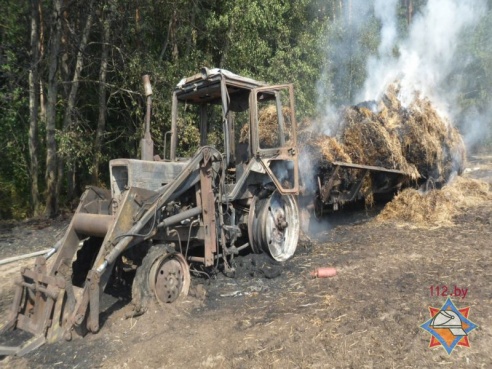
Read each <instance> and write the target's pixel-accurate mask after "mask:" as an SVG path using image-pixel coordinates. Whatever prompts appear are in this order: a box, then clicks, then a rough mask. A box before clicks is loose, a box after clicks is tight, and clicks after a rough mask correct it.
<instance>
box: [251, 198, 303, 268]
mask: <svg viewBox="0 0 492 369" xmlns="http://www.w3.org/2000/svg"><path fill="white" fill-rule="evenodd" d="M248 223H249V224H248V232H249V239H250V244H251V248H252V249H253V251H254V252H256V253H260V252H267V253H269V254H270V256H271V257H272V258H273V259H274V260H276V261H280V262H282V261H285V260H288V259H290V258H291V257H292V256H293V255H294V253H295V251H296V248H297V241H298V240H299V209H298V207H297V202H296V201H295V199H294V196H292V195H281V194H279V193H278V192H277V191H276V192H274V193H273V194H272V195H271V196H269V197H267V198H263V199H259V198H256V197H255V198H254V199H253V202H252V205H251V208H250V213H249V221H248Z"/></svg>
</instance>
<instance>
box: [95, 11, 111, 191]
mask: <svg viewBox="0 0 492 369" xmlns="http://www.w3.org/2000/svg"><path fill="white" fill-rule="evenodd" d="M102 26H103V31H102V52H101V66H100V67H99V117H98V119H97V131H96V138H95V140H94V150H93V152H94V159H93V162H92V182H93V183H94V184H97V185H98V184H99V165H100V161H101V150H102V141H103V136H104V130H105V128H106V114H107V107H108V100H107V99H106V76H107V72H108V54H109V53H108V51H109V46H108V44H109V39H110V32H111V21H110V18H109V16H108V18H106V19H103V22H102Z"/></svg>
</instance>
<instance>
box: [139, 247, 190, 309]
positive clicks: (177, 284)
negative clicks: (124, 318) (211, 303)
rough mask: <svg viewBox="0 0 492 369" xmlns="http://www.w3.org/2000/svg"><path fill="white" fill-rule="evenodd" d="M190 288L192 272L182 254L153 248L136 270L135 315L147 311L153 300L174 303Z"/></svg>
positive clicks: (166, 249)
mask: <svg viewBox="0 0 492 369" xmlns="http://www.w3.org/2000/svg"><path fill="white" fill-rule="evenodd" d="M189 289H190V270H189V267H188V263H187V262H186V260H185V259H184V257H183V255H181V254H180V253H177V252H175V251H173V250H172V249H170V248H168V247H167V246H165V245H156V246H152V247H151V248H150V250H149V251H148V253H147V255H146V256H145V257H144V258H143V260H142V265H140V266H139V267H138V268H137V272H136V273H135V279H134V280H133V285H132V302H133V304H134V306H135V312H136V313H143V312H145V311H146V310H147V309H148V307H149V304H150V303H151V302H152V301H157V302H158V303H160V304H166V303H172V302H175V301H176V300H178V299H179V298H180V297H183V296H186V295H187V294H188V291H189Z"/></svg>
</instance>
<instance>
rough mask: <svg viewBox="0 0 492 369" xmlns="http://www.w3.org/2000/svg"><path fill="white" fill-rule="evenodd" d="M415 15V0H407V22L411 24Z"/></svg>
mask: <svg viewBox="0 0 492 369" xmlns="http://www.w3.org/2000/svg"><path fill="white" fill-rule="evenodd" d="M412 15H413V0H407V24H408V25H409V26H410V23H412Z"/></svg>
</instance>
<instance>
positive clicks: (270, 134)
mask: <svg viewBox="0 0 492 369" xmlns="http://www.w3.org/2000/svg"><path fill="white" fill-rule="evenodd" d="M290 112H291V110H290V108H289V107H283V108H282V114H283V116H284V129H285V136H286V137H285V139H286V141H287V142H288V141H289V140H290V139H291V136H292V135H291V129H292V128H291V127H292V125H291V122H290ZM258 127H259V138H260V147H262V148H272V147H278V146H280V142H279V129H278V119H277V107H276V106H275V105H268V106H266V107H264V108H262V109H261V110H260V112H259V114H258ZM239 142H241V143H247V142H249V124H245V125H244V126H243V127H242V128H241V132H240V134H239Z"/></svg>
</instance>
